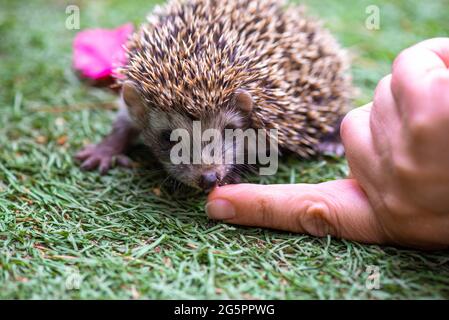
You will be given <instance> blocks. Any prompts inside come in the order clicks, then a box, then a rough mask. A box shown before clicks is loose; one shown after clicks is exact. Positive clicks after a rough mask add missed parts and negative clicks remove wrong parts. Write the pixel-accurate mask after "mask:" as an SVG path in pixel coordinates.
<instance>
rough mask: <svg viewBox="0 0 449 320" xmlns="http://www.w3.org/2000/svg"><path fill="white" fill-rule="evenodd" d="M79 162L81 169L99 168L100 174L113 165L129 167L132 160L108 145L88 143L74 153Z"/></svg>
mask: <svg viewBox="0 0 449 320" xmlns="http://www.w3.org/2000/svg"><path fill="white" fill-rule="evenodd" d="M75 159H76V160H78V161H79V162H81V169H82V170H86V171H91V170H95V169H97V168H98V169H99V171H100V174H102V175H104V174H106V173H107V172H108V171H109V170H110V169H111V168H112V167H114V165H119V166H122V167H128V168H129V167H131V166H132V160H131V159H130V158H128V157H127V156H126V155H124V154H120V153H119V152H118V151H117V150H115V149H114V148H112V147H111V146H108V145H103V144H101V143H100V144H97V145H88V146H87V147H85V148H84V149H83V150H81V151H80V152H78V153H77V154H76V155H75Z"/></svg>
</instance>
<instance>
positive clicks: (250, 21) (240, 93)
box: [77, 0, 352, 191]
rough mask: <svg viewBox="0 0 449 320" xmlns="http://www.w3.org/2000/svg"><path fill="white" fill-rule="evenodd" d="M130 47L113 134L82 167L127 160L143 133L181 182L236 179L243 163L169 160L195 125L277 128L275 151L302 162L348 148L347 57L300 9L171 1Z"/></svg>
mask: <svg viewBox="0 0 449 320" xmlns="http://www.w3.org/2000/svg"><path fill="white" fill-rule="evenodd" d="M126 50H127V57H128V62H127V64H126V65H125V66H123V67H121V68H120V69H119V70H118V74H119V76H118V78H117V82H118V83H119V84H120V85H121V90H122V95H121V96H122V106H121V108H120V110H119V112H118V116H117V119H116V121H115V123H114V125H113V128H112V131H111V133H110V134H109V135H107V136H106V137H105V138H104V139H103V141H102V142H100V143H99V144H97V145H90V146H87V147H86V148H85V149H84V150H82V151H81V152H79V153H78V154H77V159H78V160H80V161H81V163H82V164H81V167H82V169H86V170H92V169H96V168H99V170H100V172H101V173H106V172H107V171H108V170H109V169H110V168H111V167H112V165H113V164H118V165H122V166H129V165H130V164H131V161H130V159H129V158H128V157H127V156H126V155H125V152H126V151H127V149H128V147H129V146H130V144H131V143H133V141H134V140H135V139H136V138H137V137H139V136H140V137H141V138H142V141H143V142H144V144H146V145H147V146H149V148H150V150H151V156H152V157H155V158H156V159H157V160H159V162H160V163H162V165H163V166H164V168H165V169H166V171H167V172H168V173H169V174H170V175H171V176H173V177H174V178H175V179H177V180H179V181H181V182H183V183H184V184H187V185H190V186H192V187H196V188H200V189H203V190H206V191H207V190H210V189H211V188H213V187H215V186H220V185H224V184H227V183H236V182H239V178H240V174H241V172H242V167H241V166H239V165H237V164H233V163H225V164H223V163H219V164H215V163H212V164H211V163H210V161H209V162H207V161H204V162H201V163H195V164H194V163H178V164H174V163H173V161H172V160H171V159H170V155H171V153H170V152H171V150H172V149H173V146H174V144H175V143H176V142H177V141H173V135H172V133H173V131H174V130H176V129H179V128H182V129H185V130H186V131H187V132H189V133H192V123H193V122H194V121H198V122H200V124H201V130H206V129H208V128H214V129H216V130H218V131H224V130H226V129H248V128H251V129H275V130H276V132H277V137H276V143H277V144H278V146H279V149H280V150H285V151H287V152H290V153H294V154H297V155H298V156H299V157H300V158H303V159H308V158H311V157H316V156H319V155H321V154H323V153H325V152H328V151H335V152H338V153H341V151H342V147H341V144H340V142H339V126H340V122H341V119H342V117H343V116H344V115H345V113H346V112H347V111H348V110H349V105H350V95H351V92H352V87H351V79H350V75H349V74H348V65H349V63H348V62H347V55H346V53H345V51H344V50H343V49H342V48H341V47H340V45H339V44H338V42H337V41H336V39H335V38H334V37H333V36H332V35H331V34H330V32H329V31H327V30H326V29H325V28H324V27H323V26H322V23H321V22H320V21H319V20H317V19H314V18H309V17H307V16H306V13H305V9H304V7H303V6H299V5H293V4H287V3H285V2H284V1H281V0H227V1H219V0H171V1H169V2H168V3H166V4H165V5H163V6H158V7H156V8H155V9H154V11H153V12H152V13H151V14H150V15H149V16H148V17H147V21H146V23H144V24H143V25H142V26H141V27H140V28H139V30H138V31H136V32H135V33H134V34H133V35H132V36H131V37H130V39H129V41H128V43H127V45H126ZM193 139H195V137H194V138H193ZM188 147H191V145H189V146H188ZM222 150H224V153H225V154H226V153H227V152H235V146H233V145H232V144H231V145H223V146H222Z"/></svg>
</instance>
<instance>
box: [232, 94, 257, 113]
mask: <svg viewBox="0 0 449 320" xmlns="http://www.w3.org/2000/svg"><path fill="white" fill-rule="evenodd" d="M234 106H235V107H236V108H237V109H239V110H241V111H243V112H244V113H245V114H250V113H251V111H252V110H253V106H254V102H253V98H252V97H251V94H250V93H249V92H248V91H246V90H243V89H238V90H237V91H236V92H235V93H234Z"/></svg>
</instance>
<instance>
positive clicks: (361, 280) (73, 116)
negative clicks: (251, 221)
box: [0, 0, 449, 299]
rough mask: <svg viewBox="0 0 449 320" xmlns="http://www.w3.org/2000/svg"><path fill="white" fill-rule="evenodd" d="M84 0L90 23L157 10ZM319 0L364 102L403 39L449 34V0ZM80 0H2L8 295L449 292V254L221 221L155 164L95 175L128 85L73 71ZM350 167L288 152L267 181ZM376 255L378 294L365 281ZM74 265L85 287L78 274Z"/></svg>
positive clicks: (318, 9)
mask: <svg viewBox="0 0 449 320" xmlns="http://www.w3.org/2000/svg"><path fill="white" fill-rule="evenodd" d="M73 2H75V3H76V4H78V5H79V6H80V8H81V27H82V28H87V27H114V26H117V25H119V24H122V23H125V22H127V21H133V22H135V23H139V22H141V21H142V20H143V18H144V12H146V11H147V10H148V9H150V7H151V1H148V0H146V1H145V0H142V1H129V2H128V1H119V0H111V1H95V2H94V1H71V3H73ZM306 2H307V3H309V6H310V7H311V9H310V10H311V11H312V13H313V14H314V15H317V16H321V17H323V18H324V19H325V21H326V24H327V26H328V27H329V28H330V29H331V30H333V31H334V33H335V34H336V36H337V37H338V38H339V39H340V41H341V42H342V43H343V44H344V46H346V47H347V48H349V50H350V52H351V53H352V55H353V56H354V61H353V75H354V81H355V84H356V85H357V87H358V88H360V94H359V95H358V96H357V97H356V100H355V101H356V104H358V105H359V104H362V103H365V102H368V101H369V100H370V99H371V98H372V93H373V90H374V88H375V85H376V83H377V81H378V80H379V79H380V78H381V77H382V76H383V75H385V74H387V73H388V72H389V68H390V63H391V61H392V59H393V58H394V57H395V55H397V54H398V53H399V51H400V50H401V49H403V48H405V47H407V46H409V45H411V44H413V43H415V42H417V41H420V40H422V39H425V38H429V37H434V36H447V35H448V32H449V29H448V25H447V14H448V13H449V3H448V1H431V2H429V1H427V2H424V1H408V0H402V1H395V2H394V3H395V4H392V3H389V1H386V0H385V1H380V0H366V1H365V0H364V1H356V2H354V1H349V0H348V1H332V0H328V1H306ZM370 4H377V5H378V6H379V8H380V10H381V11H380V13H381V29H380V30H378V31H369V30H367V29H366V28H365V27H364V21H365V19H366V14H365V8H366V6H367V5H370ZM65 7H66V3H64V1H57V0H53V1H43V0H42V1H29V3H26V2H25V1H12V0H11V1H6V0H0V37H1V41H0V146H1V148H0V298H8V299H9V298H103V299H105V298H120V299H122V298H124V299H127V298H138V297H140V298H168V299H170V298H189V299H190V298H259V299H265V298H274V299H283V298H286V299H308V298H369V299H386V298H395V299H403V298H449V265H448V259H449V256H448V253H447V252H428V253H424V252H419V251H413V250H404V249H399V248H393V247H380V246H375V245H371V246H370V245H362V244H358V243H354V242H349V241H342V240H337V239H331V238H324V239H318V238H313V237H309V236H305V235H295V234H288V233H283V232H276V231H270V230H262V229H251V228H241V227H236V226H228V225H224V224H220V223H215V222H211V221H208V219H207V218H206V216H205V213H204V210H203V205H204V200H205V198H204V196H202V195H198V194H194V193H192V192H188V191H185V190H175V192H173V190H172V188H171V187H170V185H169V184H168V183H166V182H164V179H165V175H164V173H163V172H161V170H158V169H152V167H151V166H144V167H143V168H140V169H136V170H119V169H115V170H113V171H112V172H111V173H110V174H109V175H107V176H104V177H102V176H100V175H99V174H97V173H84V172H80V170H79V169H78V167H77V166H76V164H75V163H74V162H73V160H72V155H73V153H74V152H75V151H76V150H78V149H79V148H80V147H81V146H83V145H84V144H86V143H88V142H89V141H91V142H95V141H98V140H99V139H100V138H101V136H102V135H103V134H105V133H106V132H107V131H108V129H109V127H110V123H111V120H112V117H113V111H111V110H109V109H107V108H104V107H105V106H106V105H108V103H110V102H111V101H113V100H114V96H113V95H111V94H109V93H107V92H105V91H103V90H101V89H95V88H91V87H89V86H86V85H85V84H83V83H81V82H80V81H79V80H78V79H77V77H76V76H75V75H74V73H73V72H72V70H71V67H70V65H71V41H72V39H73V37H74V35H75V32H76V31H71V30H67V29H66V28H65V19H66V15H65ZM144 153H145V152H144V150H140V151H139V150H138V151H137V152H136V153H135V155H134V156H135V157H138V158H139V157H140V158H142V157H144ZM346 171H347V167H346V163H345V162H344V161H343V160H333V159H327V160H323V161H319V162H300V161H298V160H295V159H287V160H284V161H283V162H282V164H281V167H280V171H279V173H278V174H277V175H276V176H275V177H270V178H265V179H263V180H261V181H260V182H261V183H268V182H272V183H289V182H320V181H325V180H330V179H334V178H338V177H342V176H344V175H345V174H346ZM254 179H256V180H255V181H257V179H258V178H254ZM158 190H161V194H160V195H159V193H158ZM369 265H375V266H378V267H379V270H380V275H381V278H380V284H381V288H380V289H379V290H367V289H366V287H365V281H366V279H367V272H366V268H367V267H368V266H369ZM73 274H78V275H79V277H80V279H81V281H80V287H79V289H74V290H71V288H70V286H67V285H66V280H67V279H68V278H70V277H71V275H73Z"/></svg>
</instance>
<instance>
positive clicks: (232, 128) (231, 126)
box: [224, 123, 238, 130]
mask: <svg viewBox="0 0 449 320" xmlns="http://www.w3.org/2000/svg"><path fill="white" fill-rule="evenodd" d="M224 128H225V130H226V129H230V130H235V129H237V128H238V127H237V126H236V125H235V124H233V123H228V124H227V125H226V126H225V127H224Z"/></svg>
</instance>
